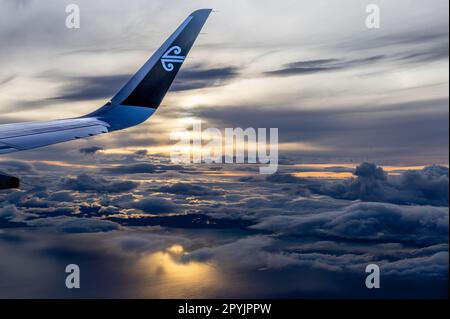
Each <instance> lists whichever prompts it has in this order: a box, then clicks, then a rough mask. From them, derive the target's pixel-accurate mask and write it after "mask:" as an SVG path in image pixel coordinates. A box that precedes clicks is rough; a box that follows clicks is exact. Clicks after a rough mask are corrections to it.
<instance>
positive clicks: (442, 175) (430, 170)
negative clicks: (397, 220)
mask: <svg viewBox="0 0 450 319" xmlns="http://www.w3.org/2000/svg"><path fill="white" fill-rule="evenodd" d="M354 175H355V176H356V178H353V179H350V180H345V181H343V182H342V181H338V182H326V183H324V184H321V183H317V184H315V185H312V186H311V189H312V190H313V191H315V192H317V193H320V194H324V195H328V196H332V197H334V198H340V199H347V200H356V199H360V200H363V201H376V202H387V203H395V204H418V205H433V206H448V203H449V202H448V196H449V194H448V191H449V171H448V168H447V167H443V166H428V167H425V168H424V169H422V170H409V171H406V172H404V173H402V174H401V175H400V176H399V177H396V176H389V177H388V175H387V174H386V173H385V172H384V171H383V169H382V168H381V167H377V166H376V165H375V164H371V163H362V164H361V165H359V166H358V167H357V168H356V170H355V172H354Z"/></svg>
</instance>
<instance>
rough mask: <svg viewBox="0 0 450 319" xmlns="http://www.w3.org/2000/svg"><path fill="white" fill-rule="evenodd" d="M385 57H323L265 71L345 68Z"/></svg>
mask: <svg viewBox="0 0 450 319" xmlns="http://www.w3.org/2000/svg"><path fill="white" fill-rule="evenodd" d="M383 59H385V56H383V55H377V56H371V57H367V58H360V59H353V60H345V59H321V60H309V61H297V62H292V63H288V64H286V65H284V66H283V67H282V68H281V69H278V70H274V71H268V72H265V73H264V75H267V76H293V75H303V74H313V73H321V72H330V71H336V70H345V69H349V68H354V67H359V66H365V65H367V64H369V63H374V62H379V61H382V60H383Z"/></svg>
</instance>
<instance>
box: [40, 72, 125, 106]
mask: <svg viewBox="0 0 450 319" xmlns="http://www.w3.org/2000/svg"><path fill="white" fill-rule="evenodd" d="M129 78H130V75H129V74H115V75H102V76H80V77H71V78H68V79H67V80H68V81H69V84H65V85H64V86H63V87H62V89H61V90H60V91H59V95H57V96H54V97H52V98H49V100H62V101H68V102H71V101H85V100H98V99H107V98H111V97H112V96H113V95H114V93H116V92H118V91H119V90H120V88H121V87H122V86H123V85H125V83H126V82H127V80H129Z"/></svg>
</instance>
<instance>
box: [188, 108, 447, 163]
mask: <svg viewBox="0 0 450 319" xmlns="http://www.w3.org/2000/svg"><path fill="white" fill-rule="evenodd" d="M192 113H193V114H194V115H196V116H198V117H201V118H203V119H204V120H207V121H208V122H209V123H212V125H215V126H216V127H222V128H224V127H242V128H246V127H266V128H269V127H277V128H279V132H278V134H279V141H280V142H306V143H312V144H317V145H320V146H324V147H327V148H328V150H326V151H308V152H307V151H303V152H302V151H301V150H299V151H298V152H297V153H299V154H302V153H303V154H307V153H311V154H317V155H318V156H324V155H326V156H331V157H334V156H337V157H342V156H344V155H345V156H363V157H372V156H377V157H378V158H383V156H384V158H385V157H386V156H389V157H390V158H395V159H397V160H398V159H400V158H403V159H407V158H408V157H409V156H412V155H414V156H415V157H418V158H425V159H426V161H427V162H436V161H437V162H443V163H446V162H447V161H448V151H447V149H446V148H443V145H448V116H449V113H448V99H437V100H425V101H415V102H406V103H400V104H390V105H389V104H386V105H381V106H377V107H372V108H368V107H366V106H359V107H351V108H342V109H318V110H314V109H308V110H300V109H297V110H294V109H286V108H283V107H277V108H269V107H261V106H255V107H250V106H245V107H244V106H242V107H223V108H215V107H210V108H198V109H195V110H193V111H192ZM343 150H345V151H343Z"/></svg>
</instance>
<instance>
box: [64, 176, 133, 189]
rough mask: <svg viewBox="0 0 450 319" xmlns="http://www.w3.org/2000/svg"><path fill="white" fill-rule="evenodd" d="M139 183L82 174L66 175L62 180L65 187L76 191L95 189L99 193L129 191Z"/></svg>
mask: <svg viewBox="0 0 450 319" xmlns="http://www.w3.org/2000/svg"><path fill="white" fill-rule="evenodd" d="M138 185H139V183H136V182H133V181H108V180H106V179H104V178H102V177H97V176H91V175H88V174H81V175H80V176H78V177H75V178H71V177H66V178H63V179H62V180H61V186H62V187H63V188H65V189H72V190H76V191H81V192H84V191H94V192H99V193H119V192H127V191H130V190H133V189H135V188H136V187H138Z"/></svg>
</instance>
